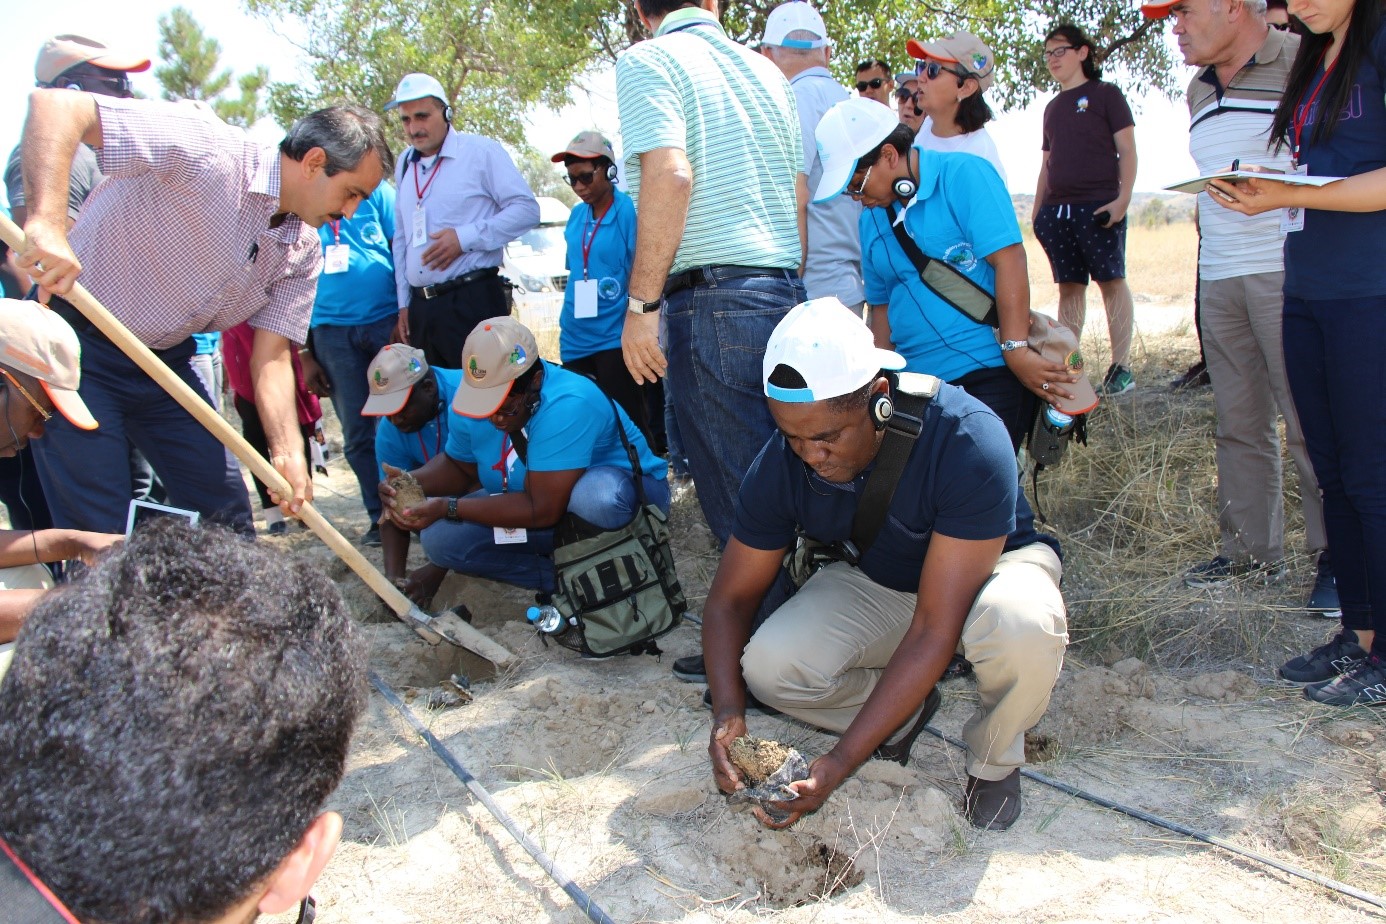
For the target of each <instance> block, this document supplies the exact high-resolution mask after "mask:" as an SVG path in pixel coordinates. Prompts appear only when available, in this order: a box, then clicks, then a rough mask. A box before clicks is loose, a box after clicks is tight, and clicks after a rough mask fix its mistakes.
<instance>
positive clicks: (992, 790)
mask: <svg viewBox="0 0 1386 924" xmlns="http://www.w3.org/2000/svg"><path fill="white" fill-rule="evenodd" d="M963 811H964V813H965V814H966V815H967V820H968V821H970V822H972V827H974V828H982V829H984V830H987V831H1005V830H1006V829H1007V828H1009V827H1010V826H1011V825H1013V824H1015V820H1016V819H1017V818H1019V817H1020V768H1019V767H1017V768H1016V769H1014V770H1012V771H1011V772H1010V774H1009V775H1008V776H1006V777H1004V778H1002V779H999V780H979V779H977V778H976V777H975V776H973V775H972V774H970V773H969V774H968V775H967V788H966V789H965V790H963Z"/></svg>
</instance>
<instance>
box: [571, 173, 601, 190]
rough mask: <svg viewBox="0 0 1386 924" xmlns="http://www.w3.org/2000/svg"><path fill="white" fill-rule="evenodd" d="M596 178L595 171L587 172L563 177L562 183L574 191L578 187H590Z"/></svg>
mask: <svg viewBox="0 0 1386 924" xmlns="http://www.w3.org/2000/svg"><path fill="white" fill-rule="evenodd" d="M596 176H597V171H595V170H589V171H588V172H586V173H570V174H568V175H567V176H565V177H563V182H565V183H567V184H568V185H569V186H572V187H573V188H574V189H576V188H577V187H579V186H591V185H592V180H593V179H595V178H596Z"/></svg>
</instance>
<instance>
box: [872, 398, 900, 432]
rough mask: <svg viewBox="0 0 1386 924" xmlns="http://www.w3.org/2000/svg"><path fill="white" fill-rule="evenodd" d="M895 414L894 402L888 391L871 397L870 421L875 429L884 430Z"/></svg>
mask: <svg viewBox="0 0 1386 924" xmlns="http://www.w3.org/2000/svg"><path fill="white" fill-rule="evenodd" d="M894 415H895V402H894V401H891V400H890V392H883V393H881V394H879V395H877V396H876V397H875V398H872V399H871V422H872V423H873V424H875V425H876V429H877V430H884V429H885V428H886V425H887V424H889V423H890V418H891V417H893V416H894Z"/></svg>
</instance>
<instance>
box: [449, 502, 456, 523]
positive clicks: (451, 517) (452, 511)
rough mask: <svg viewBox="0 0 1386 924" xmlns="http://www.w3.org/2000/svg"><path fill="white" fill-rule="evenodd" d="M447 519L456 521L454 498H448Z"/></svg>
mask: <svg viewBox="0 0 1386 924" xmlns="http://www.w3.org/2000/svg"><path fill="white" fill-rule="evenodd" d="M448 519H449V520H456V519H457V498H455V497H449V498H448Z"/></svg>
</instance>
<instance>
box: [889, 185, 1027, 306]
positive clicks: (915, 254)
mask: <svg viewBox="0 0 1386 924" xmlns="http://www.w3.org/2000/svg"><path fill="white" fill-rule="evenodd" d="M948 211H949V214H950V215H951V216H952V218H953V223H954V224H958V219H957V216H956V215H953V205H952V203H949V204H948ZM899 214H900V208H899V206H898V205H897V204H896V203H894V202H892V203H891V204H890V205H888V206H886V216H887V219H886V220H887V221H889V222H890V230H891V231H893V232H894V233H895V240H897V241H899V242H900V249H901V250H903V251H904V252H905V256H906V257H908V258H909V261H910V262H911V263H913V264H914V268H915V269H916V270H917V271H918V272H919V281H920V282H922V283H924V285H925V286H926V287H927V288H928V289H929V291H931V292H933V293H934V294H935V295H937V296H938V297H939V298H940V299H941V300H942V301H943V302H944V303H945V304H946V305H948V306H949V307H950V308H954V309H956V310H957V311H958V313H959V314H961V315H962V316H963V317H965V318H967V319H968V320H969V321H974V322H976V323H978V324H985V325H987V326H988V327H997V326H999V324H1000V320H999V316H998V314H997V309H996V296H995V295H993V294H992V293H990V292H988V291H987V290H986V289H983V288H982V287H981V286H979V285H977V283H975V282H973V281H972V280H971V279H970V278H968V277H967V276H966V275H965V274H963V273H962V272H959V270H958V269H957V267H955V266H953V265H952V264H950V263H949V262H948V261H947V260H935V259H933V258H932V257H930V256H929V255H928V254H926V253H924V251H922V250H920V249H919V245H918V244H916V243H915V242H914V238H912V237H910V233H909V232H908V231H906V230H905V223H904V222H903V221H896V220H895V219H896V217H897V216H898V215H899ZM934 268H936V269H937V272H936V273H934V274H933V277H932V281H931V276H930V275H929V273H930V270H931V269H934ZM939 276H941V277H942V278H941V279H940V278H938V277H939ZM959 288H961V292H960V291H959ZM950 293H952V295H951V297H950ZM961 297H966V298H967V299H968V301H977V300H980V301H981V304H980V305H978V306H977V307H975V308H974V310H975V311H976V316H975V317H974V316H973V314H972V312H969V311H968V310H967V309H966V308H964V307H963V306H962V305H960V304H958V302H957V298H961Z"/></svg>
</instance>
